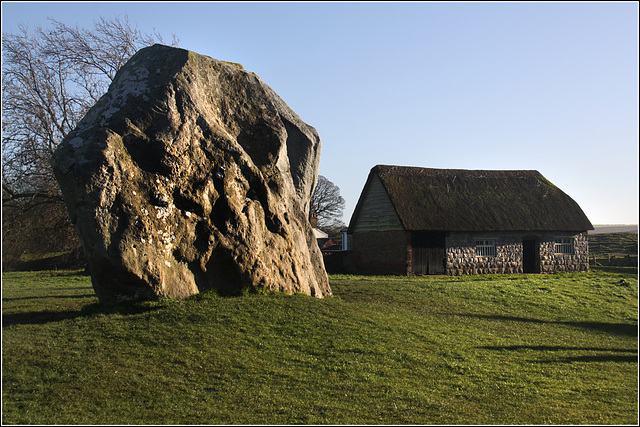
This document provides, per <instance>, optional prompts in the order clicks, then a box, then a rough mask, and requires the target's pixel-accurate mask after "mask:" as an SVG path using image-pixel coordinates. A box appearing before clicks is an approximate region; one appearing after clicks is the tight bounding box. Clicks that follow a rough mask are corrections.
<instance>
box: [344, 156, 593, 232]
mask: <svg viewBox="0 0 640 427" xmlns="http://www.w3.org/2000/svg"><path fill="white" fill-rule="evenodd" d="M376 176H377V177H379V178H380V181H381V182H382V184H383V186H384V188H385V190H386V192H387V194H388V195H389V199H390V200H391V203H392V204H393V207H394V208H395V210H396V213H397V214H398V217H399V219H400V221H401V222H402V224H403V226H404V228H405V230H412V231H413V230H433V231H586V230H593V226H592V225H591V222H590V221H589V219H588V218H587V217H586V215H585V214H584V212H583V211H582V209H581V208H580V206H578V204H577V203H576V202H575V201H574V200H573V199H571V197H569V196H568V195H567V194H565V193H564V192H562V191H561V190H560V189H559V188H558V187H556V186H555V185H553V184H552V183H551V182H549V181H548V180H547V179H546V178H545V177H543V176H542V174H540V172H538V171H534V170H524V171H523V170H502V171H501V170H497V171H496V170H464V169H430V168H417V167H405V166H383V165H378V166H375V167H374V168H373V169H371V172H370V174H369V178H368V179H367V184H366V185H365V189H364V190H363V192H362V195H361V196H360V200H359V201H358V205H357V206H356V209H355V212H354V215H353V217H352V220H351V224H350V227H349V228H351V229H353V226H354V221H357V217H358V215H359V209H360V208H361V205H362V200H363V196H364V195H365V194H366V190H367V186H368V185H370V182H371V180H372V179H374V177H376Z"/></svg>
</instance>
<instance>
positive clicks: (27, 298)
mask: <svg viewBox="0 0 640 427" xmlns="http://www.w3.org/2000/svg"><path fill="white" fill-rule="evenodd" d="M95 296H96V294H86V295H46V296H42V297H16V298H2V301H24V300H32V299H50V298H60V299H76V298H95Z"/></svg>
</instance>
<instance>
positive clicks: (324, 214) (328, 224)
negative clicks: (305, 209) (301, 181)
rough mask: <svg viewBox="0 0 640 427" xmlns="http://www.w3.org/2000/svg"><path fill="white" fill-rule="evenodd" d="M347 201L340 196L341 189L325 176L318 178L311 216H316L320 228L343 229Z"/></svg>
mask: <svg viewBox="0 0 640 427" xmlns="http://www.w3.org/2000/svg"><path fill="white" fill-rule="evenodd" d="M344 206H345V201H344V199H343V198H342V196H340V188H339V187H338V186H337V185H335V184H334V183H333V182H331V181H329V180H328V179H327V178H325V177H324V176H322V175H320V176H319V177H318V184H317V185H316V188H315V190H314V191H313V194H312V195H311V206H310V209H309V210H310V212H311V214H316V215H317V218H318V227H319V228H321V229H323V230H325V231H327V229H335V228H340V227H343V226H344V224H343V222H342V212H343V211H344Z"/></svg>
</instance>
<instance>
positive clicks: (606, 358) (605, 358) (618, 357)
mask: <svg viewBox="0 0 640 427" xmlns="http://www.w3.org/2000/svg"><path fill="white" fill-rule="evenodd" d="M476 348H479V349H483V350H495V351H506V350H508V351H517V350H534V351H542V352H552V351H564V352H566V351H591V352H593V351H598V352H604V353H632V354H624V355H622V354H599V355H592V354H591V355H577V356H565V357H557V358H551V359H545V360H532V361H531V362H533V363H570V362H632V363H633V362H637V361H638V350H637V349H635V348H632V349H626V348H599V347H566V346H557V345H508V346H482V347H476ZM634 354H635V355H634Z"/></svg>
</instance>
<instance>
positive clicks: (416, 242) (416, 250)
mask: <svg viewBox="0 0 640 427" xmlns="http://www.w3.org/2000/svg"><path fill="white" fill-rule="evenodd" d="M444 265H445V234H444V233H440V232H431V231H418V232H413V233H411V266H412V271H413V274H445V266H444Z"/></svg>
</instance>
